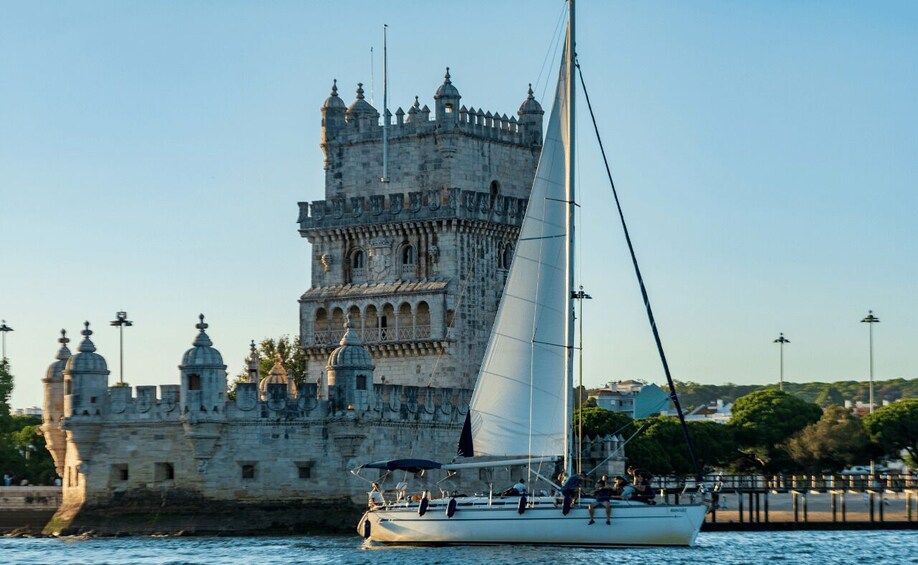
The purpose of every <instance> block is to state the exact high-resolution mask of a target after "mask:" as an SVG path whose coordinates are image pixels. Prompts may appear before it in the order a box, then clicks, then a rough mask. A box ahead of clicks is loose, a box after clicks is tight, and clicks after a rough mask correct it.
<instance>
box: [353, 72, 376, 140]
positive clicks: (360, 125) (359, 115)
mask: <svg viewBox="0 0 918 565" xmlns="http://www.w3.org/2000/svg"><path fill="white" fill-rule="evenodd" d="M347 125H348V127H350V128H355V129H356V130H357V131H361V132H367V131H370V128H372V127H377V126H378V125H379V112H377V111H376V108H374V107H373V106H372V105H370V103H369V102H367V101H366V98H365V97H364V95H363V83H362V82H358V83H357V98H355V99H354V101H353V102H352V103H351V105H350V106H349V107H348V109H347Z"/></svg>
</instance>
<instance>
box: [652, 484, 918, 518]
mask: <svg viewBox="0 0 918 565" xmlns="http://www.w3.org/2000/svg"><path fill="white" fill-rule="evenodd" d="M653 484H654V487H655V488H657V489H658V492H659V493H660V494H661V496H662V498H663V500H664V501H666V502H670V501H672V502H679V501H680V500H682V499H684V498H685V497H687V496H692V495H695V493H697V491H698V484H697V482H696V481H695V480H694V479H691V478H685V477H657V478H655V480H654V483H653ZM705 484H706V485H708V487H709V488H710V486H711V485H714V490H715V491H716V492H717V494H718V496H717V500H718V504H717V505H716V506H715V508H714V509H713V510H712V511H711V512H710V513H709V514H708V518H707V523H706V526H705V527H706V528H707V529H719V526H726V528H725V529H777V528H787V529H795V528H800V529H806V528H814V529H815V528H839V529H841V528H852V529H854V528H860V527H866V528H879V527H896V528H918V476H916V475H914V474H912V475H908V474H896V473H882V474H876V475H870V474H843V475H838V474H818V475H775V476H766V475H708V476H707V477H705ZM683 501H684V500H683Z"/></svg>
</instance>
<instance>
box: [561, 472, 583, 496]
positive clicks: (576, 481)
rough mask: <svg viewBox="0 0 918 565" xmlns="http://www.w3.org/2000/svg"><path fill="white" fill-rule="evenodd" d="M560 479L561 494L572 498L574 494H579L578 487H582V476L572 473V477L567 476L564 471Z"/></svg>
mask: <svg viewBox="0 0 918 565" xmlns="http://www.w3.org/2000/svg"><path fill="white" fill-rule="evenodd" d="M558 479H559V482H560V483H561V494H562V495H563V496H569V497H571V498H574V496H576V494H577V489H578V488H579V487H580V482H581V476H580V475H572V476H570V477H567V478H565V476H564V473H562V474H561V476H560V477H558Z"/></svg>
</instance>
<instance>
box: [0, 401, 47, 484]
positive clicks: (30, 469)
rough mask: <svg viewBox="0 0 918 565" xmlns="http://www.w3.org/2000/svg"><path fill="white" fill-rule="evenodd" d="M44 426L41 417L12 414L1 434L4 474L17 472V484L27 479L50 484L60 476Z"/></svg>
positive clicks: (1, 470) (0, 466)
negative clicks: (43, 431) (55, 466)
mask: <svg viewBox="0 0 918 565" xmlns="http://www.w3.org/2000/svg"><path fill="white" fill-rule="evenodd" d="M40 428H41V420H40V419H39V418H36V417H34V416H12V417H10V418H9V420H8V422H7V428H6V429H5V430H4V431H3V432H2V433H0V473H11V474H13V475H14V476H15V477H16V480H17V484H18V482H19V481H21V480H22V479H26V480H27V481H29V483H31V484H34V485H50V484H53V482H54V478H55V477H56V476H57V473H56V472H55V470H54V460H53V459H52V458H51V453H50V452H49V451H48V450H47V448H45V438H44V436H43V435H42V434H41V431H40Z"/></svg>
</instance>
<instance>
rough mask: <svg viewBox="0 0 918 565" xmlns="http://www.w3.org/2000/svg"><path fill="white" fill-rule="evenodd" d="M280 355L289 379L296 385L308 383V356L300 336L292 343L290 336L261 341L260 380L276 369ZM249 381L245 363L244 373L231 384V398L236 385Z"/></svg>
mask: <svg viewBox="0 0 918 565" xmlns="http://www.w3.org/2000/svg"><path fill="white" fill-rule="evenodd" d="M275 354H280V356H281V364H283V366H284V369H285V370H286V371H287V377H288V378H291V379H293V382H294V383H296V384H302V383H305V382H306V355H305V353H304V352H303V348H302V347H301V345H300V336H296V337H294V338H293V340H292V341H291V339H290V336H289V335H282V336H280V337H279V338H277V339H273V338H265V339H263V340H261V344H260V345H259V346H258V356H259V358H260V361H259V366H258V372H259V375H260V378H262V379H263V378H265V377H267V376H268V374H269V373H270V372H271V368H272V367H274V362H275V359H274V356H275ZM248 380H249V369H248V362H247V361H244V362H243V368H242V371H241V372H239V373H238V374H237V375H236V377H235V378H233V381H232V382H231V383H230V385H229V388H230V392H229V394H230V398H231V399H234V398H235V391H236V385H237V384H239V383H245V382H248Z"/></svg>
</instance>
